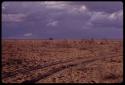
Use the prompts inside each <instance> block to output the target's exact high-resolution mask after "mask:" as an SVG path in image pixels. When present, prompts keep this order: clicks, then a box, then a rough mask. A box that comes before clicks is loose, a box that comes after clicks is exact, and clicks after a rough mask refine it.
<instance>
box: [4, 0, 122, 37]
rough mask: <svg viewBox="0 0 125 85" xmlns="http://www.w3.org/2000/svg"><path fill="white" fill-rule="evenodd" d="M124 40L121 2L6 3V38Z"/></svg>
mask: <svg viewBox="0 0 125 85" xmlns="http://www.w3.org/2000/svg"><path fill="white" fill-rule="evenodd" d="M50 37H52V38H54V39H89V38H94V39H122V38H123V3H122V2H119V1H112V2H111V1H110V2H109V1H107V2H106V1H101V2H99V1H95V2H92V1H91V2H90V1H89V2H87V1H38V2H33V1H30V2H29V1H28V2H26V1H24V2H23V1H21V2H19V1H18V2H16V1H6V2H3V3H2V39H48V38H50Z"/></svg>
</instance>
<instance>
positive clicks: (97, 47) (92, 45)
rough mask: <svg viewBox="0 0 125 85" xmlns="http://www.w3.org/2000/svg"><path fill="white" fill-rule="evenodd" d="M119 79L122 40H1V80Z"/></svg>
mask: <svg viewBox="0 0 125 85" xmlns="http://www.w3.org/2000/svg"><path fill="white" fill-rule="evenodd" d="M122 81H123V41H122V40H2V82H3V83H121V82H122Z"/></svg>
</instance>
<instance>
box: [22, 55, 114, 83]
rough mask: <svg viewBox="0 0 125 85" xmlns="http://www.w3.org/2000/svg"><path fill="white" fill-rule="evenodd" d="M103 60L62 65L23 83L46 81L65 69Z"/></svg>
mask: <svg viewBox="0 0 125 85" xmlns="http://www.w3.org/2000/svg"><path fill="white" fill-rule="evenodd" d="M111 57H112V56H111ZM103 58H105V57H102V58H99V57H97V58H94V59H89V60H84V61H81V62H76V63H70V64H66V65H62V66H60V67H58V68H55V69H51V70H49V71H48V72H46V73H45V74H42V75H39V76H37V77H36V78H33V79H31V80H26V81H23V82H22V83H35V82H37V81H39V80H41V79H44V78H46V77H49V76H51V75H53V74H55V73H58V72H60V71H62V70H65V69H67V68H70V67H74V66H77V65H79V64H88V63H92V62H94V61H97V60H100V59H103ZM106 58H110V57H106Z"/></svg>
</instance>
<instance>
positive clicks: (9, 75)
mask: <svg viewBox="0 0 125 85" xmlns="http://www.w3.org/2000/svg"><path fill="white" fill-rule="evenodd" d="M81 59H82V58H81ZM76 60H80V59H73V60H67V61H58V62H52V63H48V64H44V65H37V66H35V67H29V68H26V69H23V70H22V69H18V70H16V71H14V72H3V74H4V75H2V78H3V79H5V78H9V77H14V76H16V75H17V74H18V73H21V74H27V73H29V71H34V70H38V69H43V68H47V67H50V66H54V65H59V64H63V63H69V62H73V61H76Z"/></svg>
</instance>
